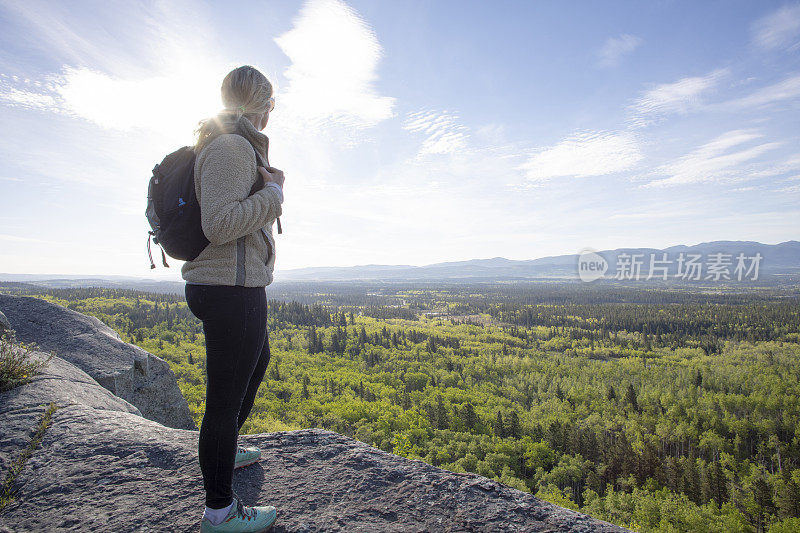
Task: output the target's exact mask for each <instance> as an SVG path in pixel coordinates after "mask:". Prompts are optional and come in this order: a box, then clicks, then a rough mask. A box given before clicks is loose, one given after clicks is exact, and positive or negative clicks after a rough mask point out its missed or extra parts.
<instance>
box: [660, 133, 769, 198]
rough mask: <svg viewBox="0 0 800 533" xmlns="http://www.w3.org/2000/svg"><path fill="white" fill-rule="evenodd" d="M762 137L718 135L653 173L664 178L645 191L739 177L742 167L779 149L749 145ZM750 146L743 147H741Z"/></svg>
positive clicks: (761, 145)
mask: <svg viewBox="0 0 800 533" xmlns="http://www.w3.org/2000/svg"><path fill="white" fill-rule="evenodd" d="M762 137H763V134H761V133H759V132H757V131H754V130H734V131H729V132H727V133H724V134H722V135H720V136H719V137H717V138H715V139H713V140H711V141H710V142H708V143H706V144H704V145H702V146H700V147H699V148H697V149H696V150H694V151H692V152H691V153H689V154H687V155H685V156H683V157H681V158H680V159H678V160H677V161H674V162H672V163H669V164H667V165H664V166H662V167H660V168H658V169H657V170H656V171H655V173H656V174H660V175H666V176H667V177H666V178H663V179H659V180H655V181H651V182H650V183H648V184H646V185H645V186H646V187H667V186H675V185H687V184H693V183H704V182H715V181H719V180H722V179H725V178H732V177H736V176H739V177H743V176H741V174H742V172H744V169H743V168H742V166H741V165H742V164H743V163H746V162H748V161H752V160H754V159H756V158H757V157H759V156H761V155H762V154H764V153H766V152H767V151H769V150H772V149H775V148H777V147H778V146H780V143H775V142H770V143H761V144H755V145H752V144H751V143H752V141H755V140H757V139H760V138H762ZM746 144H750V146H746V147H744V146H743V145H746Z"/></svg>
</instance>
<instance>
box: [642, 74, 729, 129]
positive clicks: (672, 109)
mask: <svg viewBox="0 0 800 533" xmlns="http://www.w3.org/2000/svg"><path fill="white" fill-rule="evenodd" d="M727 74H728V71H727V69H718V70H715V71H713V72H710V73H709V74H707V75H705V76H694V77H688V78H682V79H680V80H678V81H676V82H673V83H665V84H662V85H658V86H656V87H653V88H652V89H650V90H648V91H646V92H645V93H644V94H643V95H642V96H640V97H639V98H638V99H637V100H636V101H635V102H634V103H633V104H632V105H631V106H630V108H629V111H630V112H631V113H632V122H633V124H635V125H639V126H642V125H646V124H648V123H650V122H653V121H655V120H657V119H659V118H661V117H663V116H665V115H670V114H675V113H679V114H683V113H688V112H689V111H692V110H695V109H697V108H699V107H700V106H702V104H703V96H704V95H705V94H706V93H708V92H709V91H710V90H711V89H713V88H714V87H715V86H716V85H717V84H718V83H719V81H720V80H721V79H722V78H723V77H725V76H726V75H727Z"/></svg>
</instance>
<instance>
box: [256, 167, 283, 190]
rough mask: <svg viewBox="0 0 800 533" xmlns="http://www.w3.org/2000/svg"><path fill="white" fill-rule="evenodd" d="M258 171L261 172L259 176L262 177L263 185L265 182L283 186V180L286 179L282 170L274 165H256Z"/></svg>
mask: <svg viewBox="0 0 800 533" xmlns="http://www.w3.org/2000/svg"><path fill="white" fill-rule="evenodd" d="M258 172H259V173H260V174H261V177H262V178H264V185H266V184H267V183H277V184H278V185H280V186H281V189H282V188H283V182H284V180H285V179H286V178H285V177H284V176H283V170H278V169H277V168H275V167H266V168H264V167H258Z"/></svg>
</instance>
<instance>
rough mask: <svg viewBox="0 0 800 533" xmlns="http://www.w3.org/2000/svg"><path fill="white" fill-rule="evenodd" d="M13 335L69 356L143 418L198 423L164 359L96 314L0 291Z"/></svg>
mask: <svg viewBox="0 0 800 533" xmlns="http://www.w3.org/2000/svg"><path fill="white" fill-rule="evenodd" d="M0 309H2V310H3V312H5V313H6V316H7V317H8V320H9V321H10V322H11V325H12V326H13V327H14V329H15V330H16V335H17V339H18V340H20V341H22V342H25V343H35V344H36V345H37V346H38V347H39V349H41V350H42V351H47V352H54V353H55V354H56V355H57V356H58V357H60V358H62V359H64V360H66V361H69V362H70V363H72V364H74V365H75V366H77V367H78V368H80V369H81V370H83V371H84V372H86V373H87V374H89V375H90V376H91V377H92V378H93V379H94V380H95V381H97V382H98V383H99V384H100V385H102V386H103V387H105V388H106V389H108V390H109V391H111V392H112V393H113V394H115V395H116V396H119V397H120V398H122V399H124V400H126V401H128V402H130V403H131V404H133V405H135V406H136V407H137V408H138V409H139V410H140V411H141V413H142V415H143V416H144V417H145V418H148V419H150V420H155V421H157V422H160V423H161V424H163V425H165V426H169V427H173V428H179V429H196V426H195V424H194V421H193V420H192V417H191V414H190V412H189V405H188V404H187V403H186V399H185V398H184V397H183V396H182V395H181V391H180V389H179V388H178V385H177V382H176V380H175V374H174V373H173V372H172V370H171V369H170V368H169V364H168V363H167V362H166V361H164V360H163V359H161V358H159V357H156V356H154V355H153V354H150V353H148V352H146V351H144V350H142V349H141V348H139V347H137V346H133V345H131V344H128V343H126V342H123V341H122V340H121V339H120V338H119V335H117V333H116V332H115V331H114V330H112V329H111V328H109V327H108V326H106V325H105V324H103V323H102V322H101V321H100V320H98V319H96V318H94V317H90V316H86V315H83V314H81V313H78V312H75V311H72V310H70V309H67V308H65V307H62V306H60V305H56V304H52V303H50V302H47V301H45V300H41V299H38V298H30V297H20V296H9V295H4V294H0Z"/></svg>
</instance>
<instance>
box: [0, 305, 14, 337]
mask: <svg viewBox="0 0 800 533" xmlns="http://www.w3.org/2000/svg"><path fill="white" fill-rule="evenodd" d="M13 335H14V328H12V327H11V322H9V321H8V319H7V318H6V315H4V314H3V312H2V311H0V339H2V338H3V337H7V336H8V337H13Z"/></svg>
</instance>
